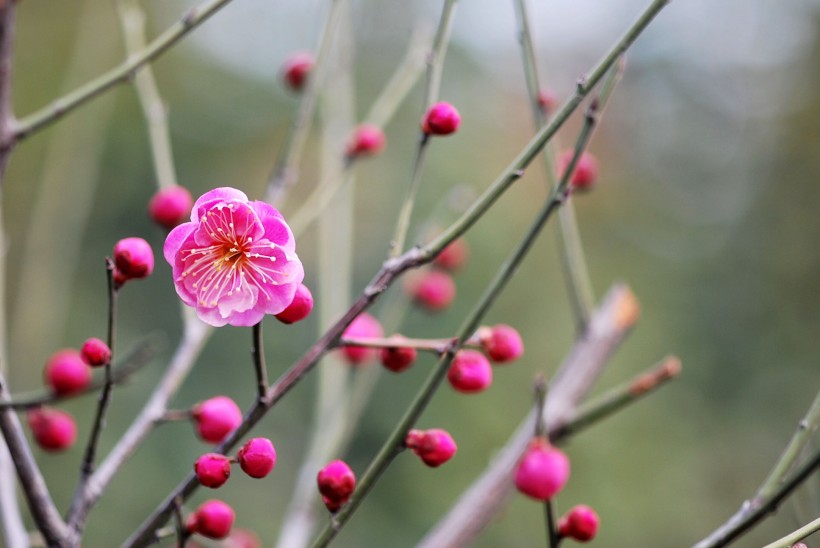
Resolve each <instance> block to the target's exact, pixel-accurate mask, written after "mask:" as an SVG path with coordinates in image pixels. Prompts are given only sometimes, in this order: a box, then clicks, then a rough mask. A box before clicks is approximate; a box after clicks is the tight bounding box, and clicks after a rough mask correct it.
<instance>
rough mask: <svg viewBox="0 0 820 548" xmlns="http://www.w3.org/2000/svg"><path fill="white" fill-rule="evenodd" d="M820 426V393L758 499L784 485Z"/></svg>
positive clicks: (769, 476) (761, 488) (776, 464)
mask: <svg viewBox="0 0 820 548" xmlns="http://www.w3.org/2000/svg"><path fill="white" fill-rule="evenodd" d="M818 424H820V392H818V393H817V395H816V396H815V397H814V401H813V402H812V404H811V406H810V407H809V410H808V411H807V412H806V415H805V416H804V417H803V419H802V420H801V421H800V423H799V424H798V425H797V430H795V432H794V434H793V435H792V438H791V439H790V440H789V443H788V444H787V445H786V448H785V449H784V450H783V453H782V454H781V455H780V458H779V459H778V460H777V463H775V465H774V467H773V468H772V470H771V472H769V475H768V477H767V478H766V479H765V481H764V482H763V484H762V485H761V486H760V489H758V491H757V494H756V495H755V497H756V498H766V497H768V496H770V495H771V494H772V493H773V492H774V491H775V490H776V489H777V488H778V486H779V485H780V484H781V483H783V478H785V477H786V475H788V473H789V471H790V470H791V469H792V468H793V467H794V463H795V461H796V460H797V458H798V457H799V456H800V454H801V453H802V451H803V449H804V448H805V447H806V444H808V442H809V441H810V440H811V436H812V434H813V433H814V431H815V430H817V426H818Z"/></svg>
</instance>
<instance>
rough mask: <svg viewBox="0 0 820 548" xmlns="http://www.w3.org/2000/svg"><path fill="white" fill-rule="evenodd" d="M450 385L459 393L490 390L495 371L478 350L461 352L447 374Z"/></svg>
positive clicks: (454, 359)
mask: <svg viewBox="0 0 820 548" xmlns="http://www.w3.org/2000/svg"><path fill="white" fill-rule="evenodd" d="M447 380H448V381H450V385H452V387H453V388H455V389H456V390H458V391H459V392H464V393H465V394H472V393H475V392H481V391H482V390H486V389H487V388H489V386H490V384H492V382H493V369H492V367H491V366H490V362H489V360H487V358H486V356H484V354H482V353H481V352H478V351H477V350H459V351H458V353H457V354H456V356H455V358H453V363H451V364H450V370H449V371H448V372H447Z"/></svg>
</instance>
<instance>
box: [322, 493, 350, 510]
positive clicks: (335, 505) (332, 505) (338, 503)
mask: <svg viewBox="0 0 820 548" xmlns="http://www.w3.org/2000/svg"><path fill="white" fill-rule="evenodd" d="M322 502H323V503H325V508H327V509H328V511H329V512H331V513H334V514H335V513H336V512H338V511H339V510H340V509H341V508H342V506H344V504H345V503H346V502H347V499H343V500H336V499H332V498H330V497H326V496H324V495H322Z"/></svg>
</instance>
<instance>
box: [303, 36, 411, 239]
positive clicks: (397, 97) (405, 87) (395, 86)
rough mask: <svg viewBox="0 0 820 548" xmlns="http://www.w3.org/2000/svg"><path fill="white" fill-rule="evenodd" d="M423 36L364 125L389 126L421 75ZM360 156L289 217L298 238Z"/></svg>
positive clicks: (345, 180) (346, 180)
mask: <svg viewBox="0 0 820 548" xmlns="http://www.w3.org/2000/svg"><path fill="white" fill-rule="evenodd" d="M422 34H423V33H422V32H421V31H419V32H416V33H415V34H414V36H413V39H412V40H411V42H410V46H408V48H407V53H406V54H405V57H404V60H403V61H402V62H401V64H400V65H399V67H398V68H397V69H396V72H395V73H393V77H392V78H391V79H390V81H389V82H388V83H387V85H386V86H385V87H384V89H383V90H382V92H381V93H380V94H379V96H378V97H377V98H376V100H375V102H374V103H373V106H372V107H371V109H370V112H369V113H368V114H367V116H365V122H366V123H370V124H373V125H375V126H377V127H379V128H381V129H384V127H385V126H386V125H387V124H388V123H389V122H390V120H391V119H392V118H393V115H394V114H395V112H396V109H397V108H398V106H399V105H400V104H401V103H402V102H404V100H405V99H406V98H407V94H408V93H410V90H411V89H412V87H413V85H414V84H415V83H416V81H417V80H418V78H419V76H420V75H421V68H422V67H423V63H421V62H420V59H421V57H422V55H420V52H423V51H425V50H424V49H423V47H422V44H421V43H422V40H423V37H422ZM359 158H360V156H352V157H347V158H346V161H345V163H344V166H343V169H342V170H341V173H334V174H333V177H322V179H321V181H320V182H319V184H317V185H316V187H315V188H314V189H313V192H311V193H310V195H309V196H308V197H307V198H305V200H304V201H303V202H302V204H301V205H300V206H299V209H297V210H296V211H295V212H294V213H293V214H292V215H289V216H288V218H289V220H290V227H291V230H292V231H293V234H294V235H295V236H296V237H297V239H298V237H299V236H300V235H301V234H302V233H303V232H304V231H305V230H306V229H307V228H308V227H309V226H310V225H311V223H313V221H315V220H316V219H317V218H318V217H319V215H321V214H322V212H323V211H325V209H326V208H327V206H328V205H330V203H331V201H332V200H333V197H334V196H336V194H337V193H338V192H339V189H340V188H342V187H344V186H347V185H348V184H349V181H350V179H352V177H353V174H352V169H353V167H354V165H355V164H356V163H357V162H358V160H359Z"/></svg>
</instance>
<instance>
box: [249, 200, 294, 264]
mask: <svg viewBox="0 0 820 548" xmlns="http://www.w3.org/2000/svg"><path fill="white" fill-rule="evenodd" d="M249 205H250V206H251V207H252V208H253V209H254V211H256V215H257V216H258V217H259V221H260V222H261V223H262V226H264V227H265V238H267V239H268V240H270V241H272V242H273V243H275V244H276V245H278V246H280V247H284V248H285V249H286V250H288V251H290V252H293V251H295V250H296V238H294V237H293V232H291V230H290V227H289V226H288V225H287V223H285V218H284V217H282V214H281V213H279V211H277V210H276V208H274V207H273V206H272V205H270V204H269V203H266V202H259V201H256V202H250V204H249Z"/></svg>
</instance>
